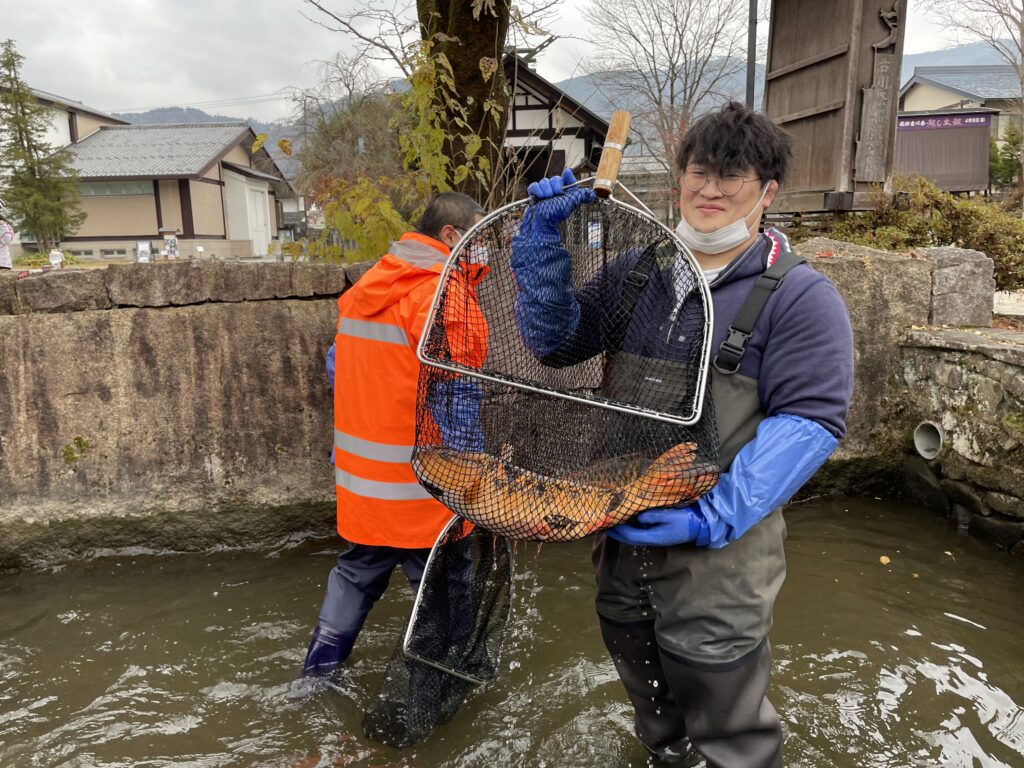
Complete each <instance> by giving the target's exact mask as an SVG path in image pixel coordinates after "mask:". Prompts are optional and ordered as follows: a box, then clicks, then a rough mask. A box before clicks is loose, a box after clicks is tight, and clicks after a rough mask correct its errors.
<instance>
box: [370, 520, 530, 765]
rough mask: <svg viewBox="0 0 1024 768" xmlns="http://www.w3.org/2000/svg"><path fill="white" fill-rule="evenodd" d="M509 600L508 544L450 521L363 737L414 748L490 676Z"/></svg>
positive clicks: (494, 668) (430, 561)
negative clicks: (412, 745)
mask: <svg viewBox="0 0 1024 768" xmlns="http://www.w3.org/2000/svg"><path fill="white" fill-rule="evenodd" d="M511 600H512V556H511V553H510V551H509V546H508V541H507V540H505V539H502V538H500V537H497V536H495V535H494V534H492V533H489V532H487V531H484V530H483V529H481V528H478V527H474V526H473V525H472V524H471V523H469V522H467V521H465V520H462V519H460V518H454V519H453V520H452V522H451V523H450V524H449V525H448V527H447V528H446V529H445V530H444V531H443V532H442V534H441V536H440V537H439V539H438V542H437V544H436V545H435V546H434V548H433V550H432V551H431V554H430V558H429V559H428V561H427V567H426V570H425V573H424V579H423V581H422V582H421V585H420V589H419V592H418V593H417V596H416V603H415V605H414V607H413V611H412V616H411V618H410V620H409V625H408V627H407V629H406V633H405V637H404V639H403V641H402V642H401V643H400V644H399V646H398V647H397V648H396V649H395V652H394V653H393V654H392V656H391V659H390V661H389V662H388V666H387V669H386V671H385V673H384V679H383V682H382V684H381V688H380V691H379V693H378V695H377V697H376V699H374V701H373V702H372V703H371V705H370V706H369V707H368V709H367V712H366V716H365V717H364V719H363V728H364V730H365V731H366V733H367V735H369V736H371V737H373V738H375V739H376V740H378V741H381V742H383V743H385V744H389V745H391V746H394V747H406V746H409V745H411V744H415V743H416V742H418V741H421V740H422V739H424V738H426V736H427V735H429V734H430V732H431V731H432V730H433V729H434V727H435V726H437V725H439V724H440V723H443V722H445V721H446V720H448V719H450V718H451V717H452V716H453V715H454V714H455V713H456V712H457V711H458V708H459V706H460V705H461V704H462V702H463V700H464V699H465V697H466V696H467V695H468V694H469V693H470V691H472V689H473V688H474V686H475V685H477V684H479V683H483V682H486V681H488V680H491V679H493V678H494V677H495V676H496V675H497V673H498V664H499V661H500V657H501V648H502V643H503V641H504V638H505V625H506V624H507V622H508V617H509V607H510V605H511Z"/></svg>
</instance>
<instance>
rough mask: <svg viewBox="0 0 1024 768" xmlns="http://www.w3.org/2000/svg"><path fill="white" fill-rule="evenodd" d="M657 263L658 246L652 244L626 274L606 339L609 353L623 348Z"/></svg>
mask: <svg viewBox="0 0 1024 768" xmlns="http://www.w3.org/2000/svg"><path fill="white" fill-rule="evenodd" d="M657 262H658V244H657V243H652V244H651V245H648V246H647V247H646V248H645V249H644V250H643V253H641V254H640V258H638V259H637V260H636V264H634V265H633V268H632V269H631V270H629V272H628V273H627V274H626V279H625V280H624V281H623V284H622V293H621V294H620V296H619V304H618V306H617V307H616V308H615V313H614V314H613V315H612V325H611V328H609V329H608V334H607V336H606V337H605V349H606V350H607V351H608V352H610V353H615V352H618V351H619V347H621V346H622V342H623V340H625V338H626V328H628V327H629V321H630V319H632V317H633V310H634V309H635V308H636V302H637V300H638V299H639V298H640V293H641V292H642V291H643V289H644V286H645V285H647V281H648V280H650V279H651V273H652V272H653V271H654V265H655V264H657Z"/></svg>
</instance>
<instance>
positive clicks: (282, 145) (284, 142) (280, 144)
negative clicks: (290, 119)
mask: <svg viewBox="0 0 1024 768" xmlns="http://www.w3.org/2000/svg"><path fill="white" fill-rule="evenodd" d="M277 148H278V149H280V150H281V151H282V152H284V154H285V155H287V156H288V157H291V156H292V143H291V142H290V141H289V140H288V139H278V140H277Z"/></svg>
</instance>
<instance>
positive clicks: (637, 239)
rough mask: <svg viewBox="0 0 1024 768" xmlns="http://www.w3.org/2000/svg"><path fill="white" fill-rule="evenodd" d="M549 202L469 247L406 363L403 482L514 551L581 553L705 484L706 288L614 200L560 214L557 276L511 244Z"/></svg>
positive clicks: (708, 419)
mask: <svg viewBox="0 0 1024 768" xmlns="http://www.w3.org/2000/svg"><path fill="white" fill-rule="evenodd" d="M560 199H561V198H554V199H552V200H548V201H544V202H543V203H537V202H536V201H532V200H526V201H522V202H519V203H514V204H512V205H510V206H508V207H506V208H504V209H502V210H500V211H497V212H495V213H494V214H492V215H491V216H488V217H487V218H485V219H483V220H482V221H481V222H479V223H478V224H477V225H476V226H475V227H474V228H473V229H471V230H470V231H469V232H468V233H467V235H466V236H465V237H464V238H463V240H462V241H461V242H460V244H459V245H458V246H457V247H456V249H455V251H454V252H453V254H452V258H451V259H450V260H449V262H448V263H447V265H446V267H445V270H444V272H443V273H442V276H441V280H440V284H439V287H438V293H437V295H436V297H435V300H434V305H433V307H432V313H431V316H430V318H429V320H428V325H427V327H426V328H425V330H424V335H423V338H422V341H421V345H420V349H419V355H420V359H421V361H422V362H423V363H424V364H423V366H422V367H421V374H420V380H419V391H418V399H417V434H416V448H415V451H414V454H413V461H412V465H413V469H414V471H415V472H416V476H417V477H418V478H419V480H420V482H421V484H422V485H423V486H424V487H425V488H427V490H428V491H429V492H430V493H431V494H432V495H433V496H434V497H435V498H437V499H438V500H439V501H441V502H442V503H443V504H445V505H446V506H447V507H448V508H449V509H451V510H452V511H453V512H455V513H457V514H458V515H461V516H462V517H464V518H466V519H467V520H471V521H472V522H474V523H476V524H477V525H480V526H482V527H484V528H486V529H487V530H489V531H492V532H495V533H497V534H500V535H501V536H505V537H508V538H510V539H516V540H529V541H569V540H573V539H578V538H581V537H584V536H587V535H589V534H593V533H596V532H598V531H601V530H604V529H605V528H608V527H610V526H612V525H616V524H618V523H622V522H624V521H626V520H628V519H630V518H631V517H633V516H634V515H635V514H637V513H638V512H641V511H643V510H645V509H649V508H655V507H669V506H678V505H681V504H685V503H687V502H689V501H692V500H694V499H697V498H699V497H700V496H702V495H703V494H704V493H706V492H707V491H708V490H710V488H711V487H712V486H713V485H714V484H715V482H717V479H718V471H719V454H718V440H717V432H716V429H715V423H714V414H713V408H712V405H711V398H710V396H706V394H707V386H708V378H709V377H708V352H709V341H710V330H711V320H712V317H711V315H712V308H711V301H710V293H709V290H708V287H707V283H706V281H705V280H704V277H703V274H702V273H701V272H700V270H699V268H698V266H697V264H696V262H695V261H694V259H693V257H692V255H691V254H690V253H689V252H688V251H687V250H686V248H685V247H684V246H683V245H682V243H681V242H680V241H679V240H678V238H676V237H675V236H674V234H673V233H672V232H671V231H670V230H668V229H667V228H666V227H665V226H664V225H662V224H661V223H659V222H657V221H656V220H655V219H654V218H653V217H651V216H649V215H648V214H646V213H644V212H642V211H640V210H638V209H636V208H632V207H630V206H628V205H625V204H624V203H621V202H618V201H616V200H597V201H596V202H593V203H590V204H584V205H580V206H579V207H577V208H575V210H573V211H572V212H571V213H568V209H567V210H566V211H565V212H564V213H567V214H568V215H567V218H565V220H564V221H563V222H562V223H561V225H560V231H561V239H562V244H563V245H564V248H565V249H566V250H567V251H568V256H569V259H570V260H571V270H570V269H569V268H568V267H567V266H566V265H567V263H568V262H566V261H565V259H564V254H562V255H561V256H559V255H558V254H557V253H556V252H555V251H553V250H551V249H552V247H555V248H557V247H560V246H558V245H557V244H556V245H554V246H552V244H551V243H550V242H541V241H539V240H538V238H532V239H531V238H524V237H519V238H518V239H517V235H519V234H520V225H521V223H522V221H523V217H524V215H527V213H528V211H530V209H531V207H532V206H534V205H548V206H551V205H557V203H558V201H559V200H560ZM566 201H567V202H566V205H568V197H566ZM529 215H530V216H534V215H536V212H535V211H533V212H530V213H529ZM524 229H525V228H524ZM484 264H486V265H487V266H486V268H485V267H484V266H483V265H484ZM559 265H561V266H559ZM513 266H514V267H515V270H516V272H515V274H513V269H512V268H513ZM559 269H561V270H562V271H563V272H564V274H559V273H558V270H559ZM570 272H571V275H570V274H569V273H570ZM566 307H568V309H566Z"/></svg>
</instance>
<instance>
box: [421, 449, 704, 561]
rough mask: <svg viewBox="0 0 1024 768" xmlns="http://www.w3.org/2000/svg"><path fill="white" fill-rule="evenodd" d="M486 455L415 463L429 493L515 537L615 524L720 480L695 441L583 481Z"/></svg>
mask: <svg viewBox="0 0 1024 768" xmlns="http://www.w3.org/2000/svg"><path fill="white" fill-rule="evenodd" d="M502 453H503V455H502V457H501V458H498V457H495V456H492V455H490V454H486V453H464V452H460V451H454V450H451V449H450V448H432V449H426V450H423V449H421V450H418V451H417V452H416V455H415V456H414V457H413V460H412V468H413V471H414V472H415V473H416V477H417V478H418V479H419V481H420V484H421V485H423V487H424V488H426V489H427V490H428V491H430V493H431V494H432V495H434V497H436V498H437V499H438V500H439V501H440V502H441V503H442V504H444V505H445V506H446V507H448V508H449V509H450V510H452V511H453V512H455V513H456V514H458V515H461V516H462V517H465V518H466V519H467V520H471V521H472V522H474V523H476V524H477V525H480V526H481V527H483V528H486V529H487V530H489V531H491V532H493V533H496V534H498V535H500V536H505V537H507V538H510V539H517V540H520V541H572V540H575V539H580V538H583V537H584V536H588V535H590V534H592V533H596V532H598V531H601V530H604V529H605V528H608V527H610V526H613V525H618V524H619V523H623V522H625V521H626V520H628V519H630V518H631V517H633V516H634V515H635V514H637V513H638V512H642V511H644V510H645V509H651V508H655V507H672V506H679V505H681V504H684V503H686V502H687V501H692V500H694V499H696V498H698V497H700V496H701V495H703V494H704V493H706V492H707V491H708V490H709V489H710V488H711V487H712V486H714V484H715V483H716V482H718V470H717V469H716V468H715V467H713V466H712V465H710V464H706V463H703V462H698V461H697V456H696V446H695V445H694V444H693V443H681V444H679V445H676V446H674V447H672V448H670V449H669V450H667V451H665V453H663V454H662V455H661V456H659V457H658V458H657V459H655V460H654V461H653V462H652V463H651V464H650V466H648V467H647V468H646V469H645V470H644V471H643V472H642V473H641V474H639V476H637V474H636V473H634V474H633V476H632V477H625V478H621V479H620V480H621V481H620V482H618V483H612V482H609V481H607V480H605V481H602V482H600V483H598V484H594V483H590V484H586V483H584V482H582V481H579V480H575V481H574V480H572V479H568V478H554V477H546V476H544V475H540V474H538V473H536V472H532V471H530V470H528V469H522V468H521V467H517V466H515V465H514V464H512V463H511V461H509V460H508V451H507V449H506V450H505V451H503V452H502Z"/></svg>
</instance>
